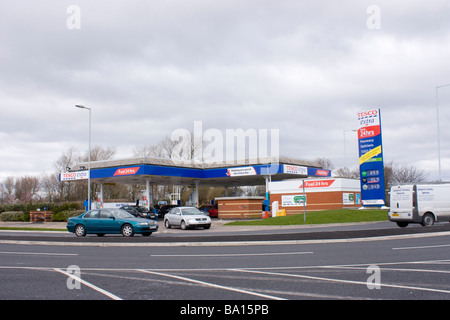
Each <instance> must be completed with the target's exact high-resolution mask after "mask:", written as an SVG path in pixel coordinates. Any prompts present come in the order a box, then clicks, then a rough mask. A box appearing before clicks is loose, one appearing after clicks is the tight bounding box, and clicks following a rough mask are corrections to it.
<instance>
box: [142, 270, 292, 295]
mask: <svg viewBox="0 0 450 320" xmlns="http://www.w3.org/2000/svg"><path fill="white" fill-rule="evenodd" d="M136 270H138V271H140V272H144V273H149V274H155V275H159V276H163V277H169V278H174V279H178V280H183V281H188V282H193V283H197V284H200V285H204V286H208V287H213V288H218V289H223V290H228V291H234V292H239V293H244V294H249V295H252V296H257V297H260V298H266V299H272V300H286V299H284V298H280V297H275V296H270V295H267V294H262V293H258V292H253V291H248V290H242V289H238V288H233V287H227V286H222V285H219V284H214V283H210V282H204V281H200V280H195V279H191V278H186V277H181V276H176V275H172V274H167V273H161V272H156V271H149V270H144V269H136Z"/></svg>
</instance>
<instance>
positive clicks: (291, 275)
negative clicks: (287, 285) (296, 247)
mask: <svg viewBox="0 0 450 320" xmlns="http://www.w3.org/2000/svg"><path fill="white" fill-rule="evenodd" d="M230 270H232V271H238V272H248V273H258V274H265V275H273V276H285V277H292V278H303V279H312V280H322V281H330V282H340V283H349V284H360V285H365V286H366V285H367V282H362V281H353V280H341V279H332V278H323V277H314V276H305V275H299V274H288V273H278V272H262V271H256V270H248V269H245V270H244V269H230ZM380 286H382V287H389V288H399V289H410V290H421V291H431V292H440V293H448V294H450V290H441V289H432V288H423V287H412V286H402V285H396V284H383V283H380Z"/></svg>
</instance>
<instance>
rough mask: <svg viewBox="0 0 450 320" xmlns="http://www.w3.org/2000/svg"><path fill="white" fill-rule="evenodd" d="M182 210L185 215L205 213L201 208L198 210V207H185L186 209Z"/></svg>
mask: <svg viewBox="0 0 450 320" xmlns="http://www.w3.org/2000/svg"><path fill="white" fill-rule="evenodd" d="M181 211H182V212H183V215H184V216H187V215H197V214H203V213H202V212H201V211H200V210H198V209H197V208H185V209H181Z"/></svg>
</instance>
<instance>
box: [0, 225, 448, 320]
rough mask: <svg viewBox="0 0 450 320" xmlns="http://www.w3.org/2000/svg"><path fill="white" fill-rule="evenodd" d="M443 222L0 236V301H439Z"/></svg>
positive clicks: (182, 304)
mask: <svg viewBox="0 0 450 320" xmlns="http://www.w3.org/2000/svg"><path fill="white" fill-rule="evenodd" d="M449 225H450V224H448V223H447V224H438V225H436V226H433V227H430V228H424V227H420V226H418V227H411V228H405V229H401V228H392V227H391V225H389V227H388V226H387V225H385V224H383V223H382V224H377V223H374V224H364V225H346V226H329V227H320V228H319V227H318V228H287V229H283V230H282V229H281V228H279V229H278V230H273V229H272V230H269V231H271V232H270V233H267V229H265V230H262V229H259V230H256V231H255V230H251V228H250V229H248V228H241V229H240V231H239V230H236V229H233V230H231V229H230V230H227V231H223V230H222V229H220V230H217V231H218V233H220V232H222V233H220V234H214V232H210V231H211V229H210V230H190V231H187V232H184V231H181V230H176V231H173V232H172V233H162V232H161V233H159V234H158V233H156V234H154V235H152V236H151V237H149V238H145V237H140V236H135V237H133V238H131V239H128V238H123V237H121V236H109V237H108V236H105V237H102V238H98V237H96V236H88V237H85V238H81V239H80V238H77V237H75V236H74V235H72V234H68V233H52V234H50V235H49V234H48V233H37V232H33V233H25V232H5V231H1V232H0V261H1V262H0V275H1V282H0V288H1V290H0V300H21V299H25V300H95V301H96V300H121V299H123V300H157V301H158V302H157V304H158V305H160V306H167V302H168V301H171V304H170V306H171V307H170V308H169V309H170V310H169V311H168V312H169V314H170V315H180V314H182V313H183V312H188V310H187V309H183V308H187V304H189V303H190V304H189V306H190V307H194V306H195V307H196V308H197V307H198V308H197V309H192V310H191V311H192V312H194V311H196V312H200V311H205V312H206V309H200V307H201V306H209V307H211V308H213V307H214V308H215V311H214V317H215V316H227V317H228V316H229V315H233V314H226V312H231V311H232V309H229V308H232V307H231V306H233V305H235V304H239V305H242V306H243V307H242V308H244V309H245V310H241V311H242V312H256V310H255V309H252V308H256V307H254V306H255V305H258V306H260V307H257V308H259V309H258V312H260V313H259V315H261V312H263V310H262V309H261V308H263V307H261V306H262V305H266V306H267V308H269V309H270V310H272V312H271V314H272V315H273V314H274V313H277V312H279V311H280V310H281V309H283V310H286V306H290V307H292V302H290V303H291V304H287V305H286V304H284V303H281V304H278V303H277V304H275V305H274V304H273V303H272V302H271V301H276V300H296V301H298V300H305V299H306V300H311V299H313V300H320V299H324V300H366V299H368V300H373V299H383V300H428V299H437V300H448V299H449V298H450V241H449V235H450V232H449V231H450V228H449ZM383 226H384V228H383ZM203 231H208V233H203ZM219 231H220V232H219ZM268 239H270V243H268V242H261V241H267V240H268ZM35 240H39V241H41V242H39V243H40V244H39V245H38V244H37V243H36V242H34V241H35ZM238 240H239V241H238ZM46 241H49V242H46ZM98 241H101V242H98ZM142 241H146V242H142ZM199 241H201V243H200V242H199ZM217 241H220V242H217ZM227 241H228V242H227ZM196 243H197V244H198V243H200V245H196ZM83 244H84V245H83ZM174 301H175V302H176V303H174ZM243 301H244V302H243ZM249 301H254V302H251V303H250V302H249ZM249 305H250V306H253V307H248V306H249ZM294 306H296V305H294ZM226 308H228V309H226ZM249 308H250V309H249ZM219 310H220V311H219ZM235 311H236V312H238V311H239V309H236V310H235ZM204 316H206V315H204Z"/></svg>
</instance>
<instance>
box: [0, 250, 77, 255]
mask: <svg viewBox="0 0 450 320" xmlns="http://www.w3.org/2000/svg"><path fill="white" fill-rule="evenodd" d="M0 254H32V255H41V256H78V253H48V252H14V251H1V252H0Z"/></svg>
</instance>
